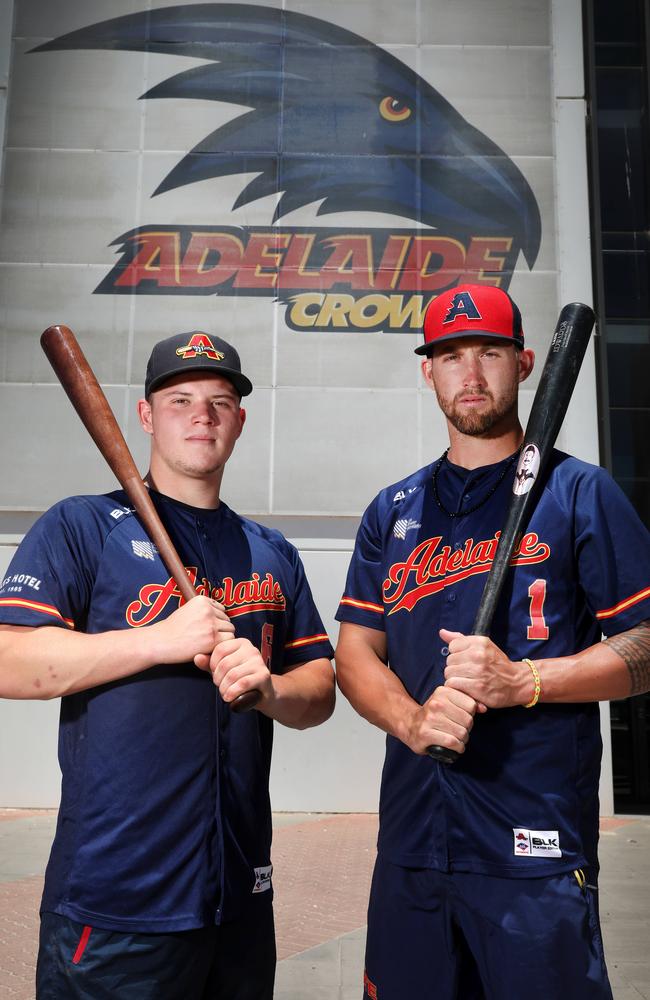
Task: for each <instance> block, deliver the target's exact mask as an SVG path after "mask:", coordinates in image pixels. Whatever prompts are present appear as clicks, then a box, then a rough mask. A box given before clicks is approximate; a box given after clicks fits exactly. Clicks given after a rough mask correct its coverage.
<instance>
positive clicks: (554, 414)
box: [427, 302, 596, 764]
mask: <svg viewBox="0 0 650 1000" xmlns="http://www.w3.org/2000/svg"><path fill="white" fill-rule="evenodd" d="M595 320H596V317H595V315H594V312H593V310H592V309H591V308H590V307H589V306H586V305H584V304H583V303H582V302H571V303H570V304H569V305H566V306H564V308H563V309H562V311H561V313H560V315H559V318H558V321H557V326H556V327H555V333H554V334H553V339H552V341H551V346H550V348H549V352H548V356H547V358H546V363H545V365H544V370H543V372H542V377H541V378H540V380H539V385H538V386H537V392H536V393H535V398H534V400H533V405H532V409H531V411H530V417H529V418H528V424H527V425H526V433H525V434H524V440H523V444H522V446H521V452H520V455H519V463H518V465H517V472H516V474H515V480H514V483H513V492H512V497H511V499H510V505H509V507H508V513H507V514H506V519H505V521H504V524H503V527H502V529H501V535H500V536H499V542H498V545H497V550H496V552H495V554H494V560H493V562H492V565H491V567H490V572H489V573H488V576H487V580H486V581H485V587H484V588H483V594H482V596H481V601H480V604H479V606H478V611H477V612H476V617H475V619H474V625H473V627H472V631H471V633H470V634H471V635H486V636H489V634H490V627H491V625H492V619H493V617H494V612H495V610H496V607H497V604H498V602H499V598H500V596H501V591H502V590H503V586H504V584H505V581H506V577H507V575H508V571H509V569H510V560H511V558H512V554H513V551H514V549H515V546H516V543H517V541H518V539H519V537H520V536H521V533H522V531H523V528H524V526H525V525H526V524H527V523H528V519H529V518H530V515H531V513H532V509H533V505H534V502H535V499H536V497H537V492H538V491H537V488H536V487H537V483H538V481H539V480H540V479H541V477H542V474H543V472H544V470H545V468H546V465H547V463H548V460H549V458H550V456H551V452H552V450H553V446H554V444H555V440H556V438H557V436H558V434H559V431H560V427H561V426H562V421H563V420H564V417H565V415H566V411H567V408H568V406H569V402H570V400H571V396H572V394H573V390H574V388H575V384H576V381H577V378H578V373H579V372H580V366H581V364H582V359H583V358H584V356H585V351H586V350H587V344H588V343H589V337H590V336H591V331H592V329H593V326H594V322H595ZM427 753H428V755H429V756H430V757H433V759H434V760H438V761H440V762H441V763H443V764H453V763H454V761H455V760H457V759H458V757H459V754H457V753H456V751H455V750H450V749H449V748H448V747H441V746H430V747H427Z"/></svg>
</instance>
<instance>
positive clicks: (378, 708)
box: [336, 640, 420, 743]
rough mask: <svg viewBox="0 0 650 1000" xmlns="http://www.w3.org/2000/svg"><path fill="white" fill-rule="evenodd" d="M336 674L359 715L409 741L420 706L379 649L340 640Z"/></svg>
mask: <svg viewBox="0 0 650 1000" xmlns="http://www.w3.org/2000/svg"><path fill="white" fill-rule="evenodd" d="M336 678H337V683H338V686H339V688H340V689H341V692H342V693H343V694H344V695H345V697H346V698H347V700H348V701H349V702H350V704H351V705H352V707H353V708H354V710H355V711H356V712H358V713H359V715H361V716H362V717H363V718H364V719H366V720H367V721H368V722H370V723H372V725H373V726H377V728H378V729H381V730H383V732H385V733H389V734H390V735H391V736H395V737H396V738H397V739H399V740H401V741H402V742H403V743H408V740H409V735H410V729H411V726H412V724H413V720H414V718H415V715H416V713H417V711H418V709H419V707H420V706H419V705H418V703H417V702H416V701H415V700H414V699H413V698H411V696H410V695H409V694H408V692H407V691H406V689H405V687H404V685H403V684H402V682H401V680H400V679H399V677H397V676H396V674H394V673H393V672H392V671H391V670H389V669H388V667H387V666H386V663H385V662H384V661H383V659H381V658H380V656H379V655H378V654H377V653H376V652H374V651H373V650H372V649H370V648H369V647H368V646H365V645H363V644H361V643H356V642H353V641H348V642H346V641H345V640H343V641H342V642H339V646H338V647H337V650H336Z"/></svg>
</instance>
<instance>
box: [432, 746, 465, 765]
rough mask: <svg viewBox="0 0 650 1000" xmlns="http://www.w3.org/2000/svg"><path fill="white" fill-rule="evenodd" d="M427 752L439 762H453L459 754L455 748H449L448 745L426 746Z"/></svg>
mask: <svg viewBox="0 0 650 1000" xmlns="http://www.w3.org/2000/svg"><path fill="white" fill-rule="evenodd" d="M427 754H428V755H429V757H432V758H433V760H437V761H439V762H440V763H441V764H453V763H454V762H455V761H457V760H458V758H459V756H460V754H457V753H456V751H455V750H450V749H449V747H437V746H431V747H427Z"/></svg>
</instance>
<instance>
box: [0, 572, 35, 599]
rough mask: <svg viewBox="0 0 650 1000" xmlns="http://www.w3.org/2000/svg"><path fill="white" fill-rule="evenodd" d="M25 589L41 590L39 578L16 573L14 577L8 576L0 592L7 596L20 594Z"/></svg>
mask: <svg viewBox="0 0 650 1000" xmlns="http://www.w3.org/2000/svg"><path fill="white" fill-rule="evenodd" d="M25 587H30V588H31V589H32V590H40V589H41V581H40V580H39V579H38V577H36V576H29V574H27V573H14V575H13V576H6V577H5V578H4V580H3V581H2V583H1V584H0V590H2V591H5V593H7V594H19V593H20V592H21V591H22V590H23V589H24V588H25Z"/></svg>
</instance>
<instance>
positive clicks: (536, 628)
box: [526, 580, 549, 639]
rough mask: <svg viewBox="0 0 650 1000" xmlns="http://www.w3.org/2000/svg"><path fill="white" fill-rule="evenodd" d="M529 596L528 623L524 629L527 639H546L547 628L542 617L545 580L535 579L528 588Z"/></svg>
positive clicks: (547, 635) (547, 634)
mask: <svg viewBox="0 0 650 1000" xmlns="http://www.w3.org/2000/svg"><path fill="white" fill-rule="evenodd" d="M528 596H529V597H530V625H529V626H528V628H527V629H526V638H528V639H548V637H549V628H548V625H547V624H546V620H545V618H544V601H545V600H546V580H535V582H534V583H531V585H530V587H529V588H528Z"/></svg>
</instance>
